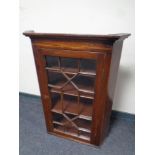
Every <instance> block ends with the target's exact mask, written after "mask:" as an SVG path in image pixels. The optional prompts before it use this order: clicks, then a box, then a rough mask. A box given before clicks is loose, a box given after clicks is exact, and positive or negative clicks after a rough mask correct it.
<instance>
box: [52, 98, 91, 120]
mask: <svg viewBox="0 0 155 155" xmlns="http://www.w3.org/2000/svg"><path fill="white" fill-rule="evenodd" d="M62 102H63V104H62V103H61V99H58V100H57V101H56V102H55V103H54V106H53V108H52V110H51V111H52V112H56V113H60V114H62V113H63V112H64V113H66V114H73V115H75V116H77V115H79V118H83V119H86V120H92V103H90V101H89V103H86V102H85V103H84V102H80V103H79V104H78V103H77V102H76V101H73V100H66V99H63V101H62Z"/></svg>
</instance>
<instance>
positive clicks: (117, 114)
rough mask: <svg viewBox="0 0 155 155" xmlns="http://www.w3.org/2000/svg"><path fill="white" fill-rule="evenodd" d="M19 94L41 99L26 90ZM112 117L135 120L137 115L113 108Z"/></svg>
mask: <svg viewBox="0 0 155 155" xmlns="http://www.w3.org/2000/svg"><path fill="white" fill-rule="evenodd" d="M19 96H25V97H30V98H32V99H33V98H37V99H41V97H40V96H39V95H35V94H29V93H25V92H19ZM111 118H114V119H125V120H129V121H135V115H134V114H131V113H126V112H121V111H116V110H112V114H111Z"/></svg>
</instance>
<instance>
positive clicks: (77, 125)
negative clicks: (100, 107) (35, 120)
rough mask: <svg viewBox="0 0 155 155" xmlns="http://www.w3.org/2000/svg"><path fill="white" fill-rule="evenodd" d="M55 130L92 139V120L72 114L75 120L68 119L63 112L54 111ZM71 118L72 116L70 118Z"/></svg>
mask: <svg viewBox="0 0 155 155" xmlns="http://www.w3.org/2000/svg"><path fill="white" fill-rule="evenodd" d="M53 117H54V118H53V119H54V120H53V124H54V131H57V132H62V133H65V134H68V135H71V136H76V137H79V138H83V139H86V140H89V139H90V134H91V121H88V120H84V119H81V118H78V117H76V116H72V119H74V120H73V121H68V120H67V119H66V118H65V117H63V115H62V114H57V113H53ZM70 119H71V118H70Z"/></svg>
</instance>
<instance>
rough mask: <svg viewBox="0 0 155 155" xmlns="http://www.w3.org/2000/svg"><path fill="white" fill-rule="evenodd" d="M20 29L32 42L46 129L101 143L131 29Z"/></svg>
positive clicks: (66, 135)
mask: <svg viewBox="0 0 155 155" xmlns="http://www.w3.org/2000/svg"><path fill="white" fill-rule="evenodd" d="M23 34H24V35H25V36H28V37H30V39H31V43H32V48H33V53H34V59H35V64H36V70H37V74H38V81H39V86H40V92H41V98H42V104H43V110H44V116H45V121H46V127H47V132H48V133H49V134H52V135H56V136H60V137H63V138H67V139H71V140H74V141H78V142H82V143H87V144H92V145H100V144H101V142H102V141H103V140H104V139H105V137H106V135H107V132H108V127H109V120H110V114H111V110H112V102H113V97H114V89H115V84H116V79H117V72H118V68H119V62H120V57H121V51H122V45H123V41H124V39H125V38H127V37H128V36H130V34H115V35H72V34H48V33H35V32H33V31H27V32H24V33H23Z"/></svg>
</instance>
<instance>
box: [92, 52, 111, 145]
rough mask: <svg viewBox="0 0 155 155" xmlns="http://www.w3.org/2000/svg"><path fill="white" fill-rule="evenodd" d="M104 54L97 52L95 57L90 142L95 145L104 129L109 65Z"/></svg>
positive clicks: (98, 143) (98, 142) (97, 143)
mask: <svg viewBox="0 0 155 155" xmlns="http://www.w3.org/2000/svg"><path fill="white" fill-rule="evenodd" d="M106 55H107V54H106V53H104V54H99V55H98V59H97V77H96V90H95V103H94V106H93V128H92V133H93V134H92V137H91V143H92V144H95V145H100V141H101V136H102V133H105V131H106V130H105V129H106V126H105V125H106V123H105V119H106V108H107V105H106V100H107V83H108V75H109V66H110V60H109V59H107V56H106ZM108 55H109V54H108ZM110 55H111V54H110ZM103 124H104V125H103Z"/></svg>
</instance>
